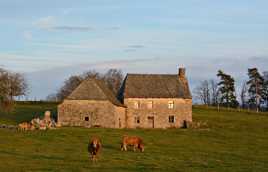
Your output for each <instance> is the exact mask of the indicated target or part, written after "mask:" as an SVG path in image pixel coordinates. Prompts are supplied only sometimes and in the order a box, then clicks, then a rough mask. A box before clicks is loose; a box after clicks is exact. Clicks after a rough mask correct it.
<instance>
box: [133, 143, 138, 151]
mask: <svg viewBox="0 0 268 172" xmlns="http://www.w3.org/2000/svg"><path fill="white" fill-rule="evenodd" d="M136 148H137V145H136V144H135V145H133V151H134V152H136Z"/></svg>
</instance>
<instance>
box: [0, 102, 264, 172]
mask: <svg viewBox="0 0 268 172" xmlns="http://www.w3.org/2000/svg"><path fill="white" fill-rule="evenodd" d="M45 110H52V112H53V113H54V115H55V114H56V104H35V105H32V104H19V105H17V106H16V109H15V111H14V112H12V113H11V114H4V113H3V112H1V113H0V122H1V123H10V124H16V123H18V122H21V121H24V120H30V119H31V118H32V117H33V116H36V115H42V114H43V112H44V111H45ZM193 118H194V119H193V120H194V121H195V122H199V123H201V124H202V125H201V127H200V128H195V129H193V128H192V129H169V130H141V129H139V130H118V129H85V128H61V129H57V130H49V131H33V132H17V131H14V130H8V129H0V145H1V146H0V171H3V170H5V171H166V172H167V171H198V172H200V171H217V172H219V171H235V172H238V171H243V172H244V171H268V134H267V133H268V125H267V124H268V114H255V113H247V112H231V111H221V112H217V111H216V110H214V109H206V108H202V107H194V109H193ZM124 134H130V135H139V136H141V137H143V138H144V142H145V152H144V153H138V152H132V151H129V152H121V151H120V144H119V143H120V139H121V137H122V135H124ZM93 135H98V136H100V137H101V139H102V142H103V145H104V148H103V150H102V153H101V157H100V160H99V162H98V163H96V164H92V163H91V162H90V161H89V159H88V154H87V143H88V139H89V137H90V136H93Z"/></svg>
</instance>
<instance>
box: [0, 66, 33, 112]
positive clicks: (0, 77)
mask: <svg viewBox="0 0 268 172" xmlns="http://www.w3.org/2000/svg"><path fill="white" fill-rule="evenodd" d="M27 90H28V84H27V82H26V80H25V78H24V76H23V75H22V74H20V73H13V72H10V71H7V70H5V69H0V104H1V105H2V107H3V108H4V109H7V110H8V109H11V107H12V103H13V101H14V99H15V98H16V97H19V96H25V95H26V94H27Z"/></svg>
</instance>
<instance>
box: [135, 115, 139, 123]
mask: <svg viewBox="0 0 268 172" xmlns="http://www.w3.org/2000/svg"><path fill="white" fill-rule="evenodd" d="M135 122H136V123H137V124H139V123H140V117H139V116H136V117H135Z"/></svg>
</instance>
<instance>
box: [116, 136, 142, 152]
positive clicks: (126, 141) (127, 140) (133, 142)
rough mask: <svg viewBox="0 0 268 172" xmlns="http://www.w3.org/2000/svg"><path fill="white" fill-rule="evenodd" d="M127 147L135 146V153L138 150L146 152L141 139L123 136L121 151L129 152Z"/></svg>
mask: <svg viewBox="0 0 268 172" xmlns="http://www.w3.org/2000/svg"><path fill="white" fill-rule="evenodd" d="M127 146H133V150H134V152H135V151H136V149H137V148H138V149H139V150H140V151H141V152H143V151H144V144H143V141H142V139H141V138H140V137H137V136H123V139H122V143H121V151H127Z"/></svg>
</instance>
